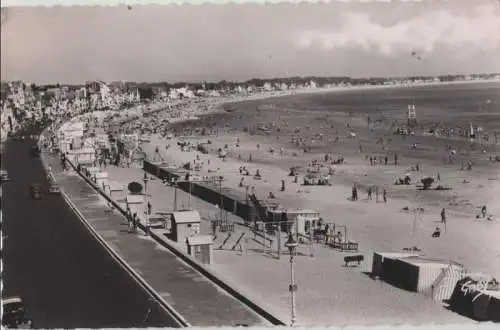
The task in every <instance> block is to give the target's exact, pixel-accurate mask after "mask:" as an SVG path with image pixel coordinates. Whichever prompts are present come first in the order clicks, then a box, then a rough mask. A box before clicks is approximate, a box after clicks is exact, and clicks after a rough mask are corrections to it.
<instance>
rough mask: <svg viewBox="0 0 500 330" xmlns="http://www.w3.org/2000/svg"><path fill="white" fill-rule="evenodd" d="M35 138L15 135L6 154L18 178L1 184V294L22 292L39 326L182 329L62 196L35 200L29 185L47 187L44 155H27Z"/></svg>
mask: <svg viewBox="0 0 500 330" xmlns="http://www.w3.org/2000/svg"><path fill="white" fill-rule="evenodd" d="M35 143H36V141H34V140H26V141H13V140H9V141H7V142H6V146H5V150H4V154H3V155H2V168H4V167H5V168H6V169H7V170H8V172H9V176H10V177H11V178H12V181H11V182H7V183H4V184H3V187H2V190H3V191H2V195H3V203H2V209H3V210H2V211H3V225H2V226H3V228H2V231H3V235H4V239H3V244H4V245H3V246H4V248H3V251H2V258H3V267H4V274H3V278H2V280H3V284H4V292H3V296H9V295H20V296H22V297H23V298H24V300H25V302H26V304H27V308H28V311H29V314H30V316H31V317H32V318H33V320H34V322H35V326H36V327H37V328H38V327H43V328H76V327H78V328H108V327H140V326H149V327H155V326H164V327H166V326H169V327H176V326H177V325H176V322H175V321H174V320H173V319H172V318H171V317H170V316H169V315H168V314H167V313H166V312H164V310H163V309H162V308H161V307H160V306H159V305H158V304H157V303H156V302H154V301H152V300H151V299H150V296H149V295H148V294H147V293H146V292H145V291H144V290H143V289H142V288H141V287H140V286H139V285H138V283H137V282H136V281H135V280H134V279H133V278H132V277H131V276H130V275H129V274H128V273H126V272H125V271H124V270H123V269H122V268H121V266H120V265H118V263H117V262H115V260H114V259H113V258H112V257H111V256H110V255H109V254H108V252H107V251H106V250H105V249H104V248H103V247H102V246H101V245H100V244H99V243H98V242H97V241H96V240H95V239H94V237H93V236H92V235H91V234H90V232H89V231H88V230H87V228H86V227H85V226H84V225H83V224H82V223H81V222H80V220H79V219H78V217H77V216H76V215H75V214H74V213H73V212H72V211H71V210H70V209H69V207H68V206H67V205H66V203H65V201H64V200H63V198H62V196H58V195H50V196H49V195H45V196H44V197H45V198H44V200H41V201H40V200H39V201H35V200H31V199H30V198H29V186H30V185H31V184H33V183H41V184H42V185H43V187H44V189H46V187H47V184H46V180H45V172H44V169H43V167H42V164H41V162H40V160H39V159H37V158H32V157H30V155H29V150H30V147H31V146H32V145H35ZM149 309H151V312H150V313H148V310H149ZM148 315H149V316H148Z"/></svg>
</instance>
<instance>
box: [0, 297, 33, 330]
mask: <svg viewBox="0 0 500 330" xmlns="http://www.w3.org/2000/svg"><path fill="white" fill-rule="evenodd" d="M2 309H3V313H2V326H3V327H6V328H10V329H32V328H33V320H32V319H30V318H29V317H28V316H27V313H26V306H25V304H24V301H23V300H22V298H21V297H18V296H15V297H5V298H3V299H2Z"/></svg>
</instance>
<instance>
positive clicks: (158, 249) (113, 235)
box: [44, 155, 266, 326]
mask: <svg viewBox="0 0 500 330" xmlns="http://www.w3.org/2000/svg"><path fill="white" fill-rule="evenodd" d="M44 157H46V160H47V162H48V164H49V165H50V166H51V167H52V171H53V173H54V176H55V178H56V181H57V182H58V183H59V184H61V186H62V187H63V189H64V191H65V193H66V194H67V195H68V196H69V198H70V199H71V201H72V202H73V203H74V204H75V205H76V207H77V208H78V209H79V210H80V212H81V213H82V214H83V216H84V217H85V219H87V221H88V222H89V223H90V225H91V226H92V227H93V228H94V229H95V230H96V231H97V233H98V234H99V235H100V236H101V237H102V238H103V239H104V240H105V241H106V242H107V243H108V244H109V245H110V246H111V248H112V249H113V250H114V251H115V252H117V253H118V254H119V255H120V256H121V257H122V258H123V259H124V260H125V261H126V262H127V264H128V265H130V266H131V267H132V268H133V269H134V270H135V271H136V272H137V273H138V274H140V275H141V277H142V278H143V279H144V280H145V281H146V282H147V283H148V284H149V285H150V286H151V287H152V288H153V289H154V290H155V291H156V292H158V293H159V295H160V296H161V297H162V298H163V299H164V300H165V301H166V302H167V303H168V304H169V305H170V306H172V307H173V308H174V309H175V310H176V311H177V312H178V313H179V314H181V315H182V316H183V317H184V319H185V320H186V321H187V323H189V324H190V325H191V326H234V325H237V324H248V325H265V324H266V322H265V321H264V320H263V319H261V318H260V317H259V316H258V315H256V314H255V313H253V312H252V311H251V310H249V309H248V308H247V307H246V306H244V305H243V304H242V303H240V302H239V301H237V300H236V299H234V298H232V297H230V296H229V295H227V294H226V293H225V292H223V291H222V290H221V289H220V288H219V287H217V286H216V285H215V284H213V283H212V282H210V281H209V280H207V279H206V278H205V277H203V276H202V275H201V274H199V273H198V272H197V271H195V270H194V269H192V268H191V267H189V266H188V265H187V264H185V263H184V262H182V261H181V260H179V259H178V258H177V257H176V256H175V255H174V254H172V253H171V252H169V251H168V250H167V249H165V248H164V247H162V246H160V245H159V244H157V243H156V242H155V241H154V240H153V239H152V238H151V237H148V236H145V233H144V232H142V231H140V230H138V232H137V233H136V234H132V233H130V232H129V231H128V224H127V221H126V220H125V218H124V217H123V216H122V215H121V214H120V213H119V212H117V211H116V210H114V211H111V209H110V208H109V207H108V206H107V204H106V202H105V200H104V199H103V198H102V197H100V196H99V194H98V193H97V192H96V191H95V190H94V189H93V188H92V187H90V186H89V185H88V184H87V183H86V182H85V181H84V180H83V179H82V178H81V177H80V176H79V175H78V174H77V173H76V172H74V171H69V172H64V171H62V169H61V167H60V164H59V163H60V162H59V160H58V158H56V157H55V156H52V155H44ZM130 170H132V169H130ZM120 175H121V176H122V177H128V178H132V177H134V174H133V172H132V173H119V174H118V176H120ZM124 183H125V184H126V183H128V182H124ZM151 193H152V194H153V195H154V196H159V194H158V193H156V192H155V190H154V188H153V190H151ZM117 199H119V198H117ZM118 202H119V203H120V201H118ZM158 205H160V202H158Z"/></svg>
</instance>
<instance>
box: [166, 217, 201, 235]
mask: <svg viewBox="0 0 500 330" xmlns="http://www.w3.org/2000/svg"><path fill="white" fill-rule="evenodd" d="M200 223H201V216H200V213H199V212H198V211H179V212H173V213H172V235H171V238H172V240H174V241H176V242H186V239H187V238H188V237H192V236H198V235H199V234H200Z"/></svg>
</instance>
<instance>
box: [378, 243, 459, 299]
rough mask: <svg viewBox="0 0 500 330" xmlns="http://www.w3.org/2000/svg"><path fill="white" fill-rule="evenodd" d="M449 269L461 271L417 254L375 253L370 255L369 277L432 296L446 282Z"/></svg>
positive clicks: (442, 261) (445, 263)
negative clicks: (376, 277) (378, 278)
mask: <svg viewBox="0 0 500 330" xmlns="http://www.w3.org/2000/svg"><path fill="white" fill-rule="evenodd" d="M449 269H453V270H457V271H460V270H462V269H463V266H462V265H460V264H458V263H455V262H453V261H449V260H443V259H433V258H428V257H423V256H420V255H419V254H418V253H417V252H404V253H379V252H375V253H374V255H373V268H372V275H374V276H379V277H380V278H381V279H383V280H384V281H386V282H388V283H390V284H392V285H394V286H396V287H399V288H401V289H405V290H408V291H412V292H419V293H425V294H433V291H434V290H435V289H436V288H437V287H438V286H439V285H440V286H443V283H445V281H444V280H445V278H446V275H447V274H449V272H448V270H449ZM446 283H448V282H446ZM450 285H454V283H452V284H450ZM440 290H444V288H441V289H440Z"/></svg>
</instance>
